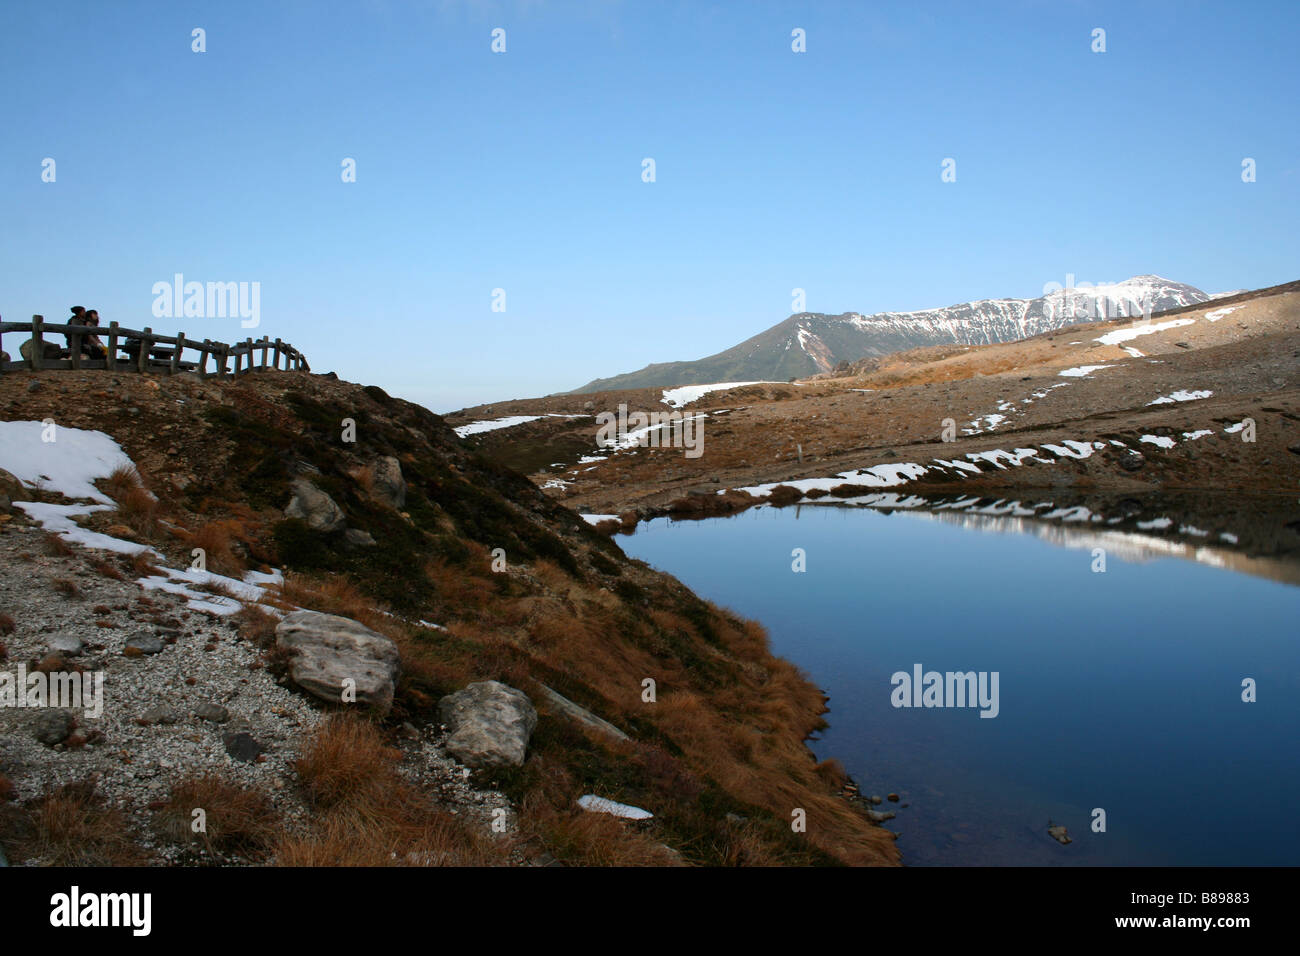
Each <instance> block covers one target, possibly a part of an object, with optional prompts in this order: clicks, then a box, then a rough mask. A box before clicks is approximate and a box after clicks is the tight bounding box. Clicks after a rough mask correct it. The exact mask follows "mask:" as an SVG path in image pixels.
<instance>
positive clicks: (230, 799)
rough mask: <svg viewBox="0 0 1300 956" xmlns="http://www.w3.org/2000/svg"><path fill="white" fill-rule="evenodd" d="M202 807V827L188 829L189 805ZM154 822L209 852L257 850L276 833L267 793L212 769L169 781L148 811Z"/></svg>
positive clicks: (166, 832) (178, 840)
mask: <svg viewBox="0 0 1300 956" xmlns="http://www.w3.org/2000/svg"><path fill="white" fill-rule="evenodd" d="M196 809H201V810H203V811H204V814H205V818H204V820H203V823H204V829H203V830H202V831H201V832H198V833H195V832H194V827H193V823H194V811H195V810H196ZM154 827H155V828H156V829H157V830H158V832H159V833H160V834H162V835H163V836H164V837H165V838H166V839H168V840H171V841H173V842H175V843H182V844H190V843H193V844H197V845H199V846H201V847H202V848H203V849H205V850H206V851H208V852H209V853H213V852H220V853H238V854H240V855H242V856H245V857H258V856H260V855H261V854H263V853H264V852H265V851H266V850H267V849H268V848H269V847H270V846H271V844H273V843H274V842H275V840H276V838H277V837H278V836H279V834H280V829H281V828H280V821H279V815H278V814H277V813H276V811H275V807H274V806H273V805H272V804H271V801H270V799H269V798H268V797H267V796H266V794H263V793H261V792H259V791H257V790H249V789H245V788H244V787H242V786H240V785H239V784H237V783H234V782H232V781H230V780H226V779H224V778H222V777H219V776H216V775H209V776H204V777H189V778H186V779H184V780H181V781H179V782H177V783H176V784H175V785H173V786H172V789H171V796H170V798H169V799H168V800H167V803H166V805H165V806H163V807H162V808H161V809H160V810H159V811H158V813H157V815H156V816H155V817H154Z"/></svg>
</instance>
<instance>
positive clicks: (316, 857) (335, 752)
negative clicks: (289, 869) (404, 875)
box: [274, 714, 510, 866]
mask: <svg viewBox="0 0 1300 956" xmlns="http://www.w3.org/2000/svg"><path fill="white" fill-rule="evenodd" d="M400 759H401V751H398V750H396V749H394V748H391V747H389V746H387V745H386V743H385V741H384V739H383V736H382V735H381V734H380V732H379V730H378V729H377V728H376V727H375V726H374V725H373V724H371V723H369V722H367V721H366V720H364V719H363V718H360V717H357V716H355V715H352V714H336V715H334V716H331V717H330V718H328V719H327V720H325V721H324V722H323V723H322V724H321V725H320V726H319V727H318V728H317V731H316V733H315V735H314V736H313V738H312V739H311V741H310V742H309V743H308V744H307V746H306V747H305V748H304V750H303V753H302V756H301V757H300V759H299V761H298V765H297V767H298V775H299V779H300V781H301V783H302V786H303V791H304V795H305V797H306V799H307V801H308V802H309V803H310V804H311V806H312V807H313V808H314V809H315V813H314V814H313V816H312V818H311V823H310V829H309V830H308V831H307V832H306V833H296V834H290V835H287V836H285V837H284V838H282V839H281V840H280V841H279V843H278V844H277V845H276V847H275V851H274V857H275V862H276V864H278V865H280V866H488V865H498V864H502V863H505V862H506V860H507V858H508V854H509V851H510V841H509V839H507V838H503V837H500V836H498V837H493V836H492V835H491V832H490V830H489V827H488V825H487V824H486V823H485V822H482V821H479V822H477V823H476V822H474V821H471V820H469V819H468V818H462V815H453V814H451V813H448V812H446V811H444V810H442V809H440V808H438V807H437V806H434V805H433V804H432V803H430V802H429V800H428V799H427V798H426V797H425V795H424V794H422V793H421V792H419V791H418V790H416V789H415V788H414V787H412V786H411V785H409V784H407V783H406V782H405V780H403V778H402V776H401V774H400V773H399V772H398V769H397V764H398V761H399V760H400Z"/></svg>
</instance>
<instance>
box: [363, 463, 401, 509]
mask: <svg viewBox="0 0 1300 956" xmlns="http://www.w3.org/2000/svg"><path fill="white" fill-rule="evenodd" d="M370 494H371V497H373V498H374V499H375V500H376V501H378V502H380V503H381V504H385V505H388V507H390V508H395V509H397V510H398V511H400V510H401V509H402V508H404V507H406V479H405V478H403V477H402V465H401V462H399V461H398V460H397V459H396V458H394V457H393V456H392V455H385V456H383V457H382V458H376V459H375V461H374V462H373V463H372V464H371V465H370Z"/></svg>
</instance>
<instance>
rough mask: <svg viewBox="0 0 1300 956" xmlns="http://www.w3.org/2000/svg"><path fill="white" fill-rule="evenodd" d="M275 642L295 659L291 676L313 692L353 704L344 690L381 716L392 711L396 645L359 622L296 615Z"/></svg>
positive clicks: (286, 621)
mask: <svg viewBox="0 0 1300 956" xmlns="http://www.w3.org/2000/svg"><path fill="white" fill-rule="evenodd" d="M275 643H276V646H277V647H279V648H280V649H282V650H285V651H287V652H289V653H290V654H291V655H292V658H291V660H290V662H289V677H290V678H291V679H292V680H293V682H294V683H295V684H297V685H298V686H299V687H301V688H302V689H303V690H305V691H307V692H308V693H309V694H313V695H315V696H316V697H319V698H320V699H321V700H327V701H330V702H331V703H335V704H341V703H347V702H348V701H345V699H344V690H345V688H348V689H355V693H356V701H355V703H357V704H361V705H363V706H368V707H373V708H374V709H375V710H377V711H379V712H381V713H387V712H388V710H389V708H391V707H392V705H393V689H394V687H395V685H396V683H397V676H398V674H399V673H401V656H400V654H399V653H398V650H397V645H396V644H394V643H393V642H392V641H390V640H389V639H388V638H386V637H384V635H382V634H377V633H375V632H374V631H372V630H370V628H368V627H366V626H365V625H364V624H362V623H360V622H359V621H354V620H352V619H351V618H347V617H339V616H338V615H336V614H321V613H320V612H319V611H294V612H293V613H292V614H288V615H285V618H284V620H282V621H281V622H280V623H279V624H278V625H277V626H276V629H275ZM349 680H351V681H352V682H353V684H352V685H348V684H346V683H345V682H346V681H349Z"/></svg>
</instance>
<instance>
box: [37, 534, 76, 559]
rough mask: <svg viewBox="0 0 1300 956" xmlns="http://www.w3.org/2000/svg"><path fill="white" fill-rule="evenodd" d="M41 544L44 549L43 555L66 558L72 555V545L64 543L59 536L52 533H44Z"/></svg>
mask: <svg viewBox="0 0 1300 956" xmlns="http://www.w3.org/2000/svg"><path fill="white" fill-rule="evenodd" d="M42 544H43V547H44V548H45V553H46V554H48V555H50V556H51V557H56V558H66V557H67V556H68V555H70V554H72V545H70V544H68V542H66V541H64V540H63V538H62V537H61V536H59V535H57V534H55V533H54V532H53V531H47V532H45V536H44V539H43V542H42Z"/></svg>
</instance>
